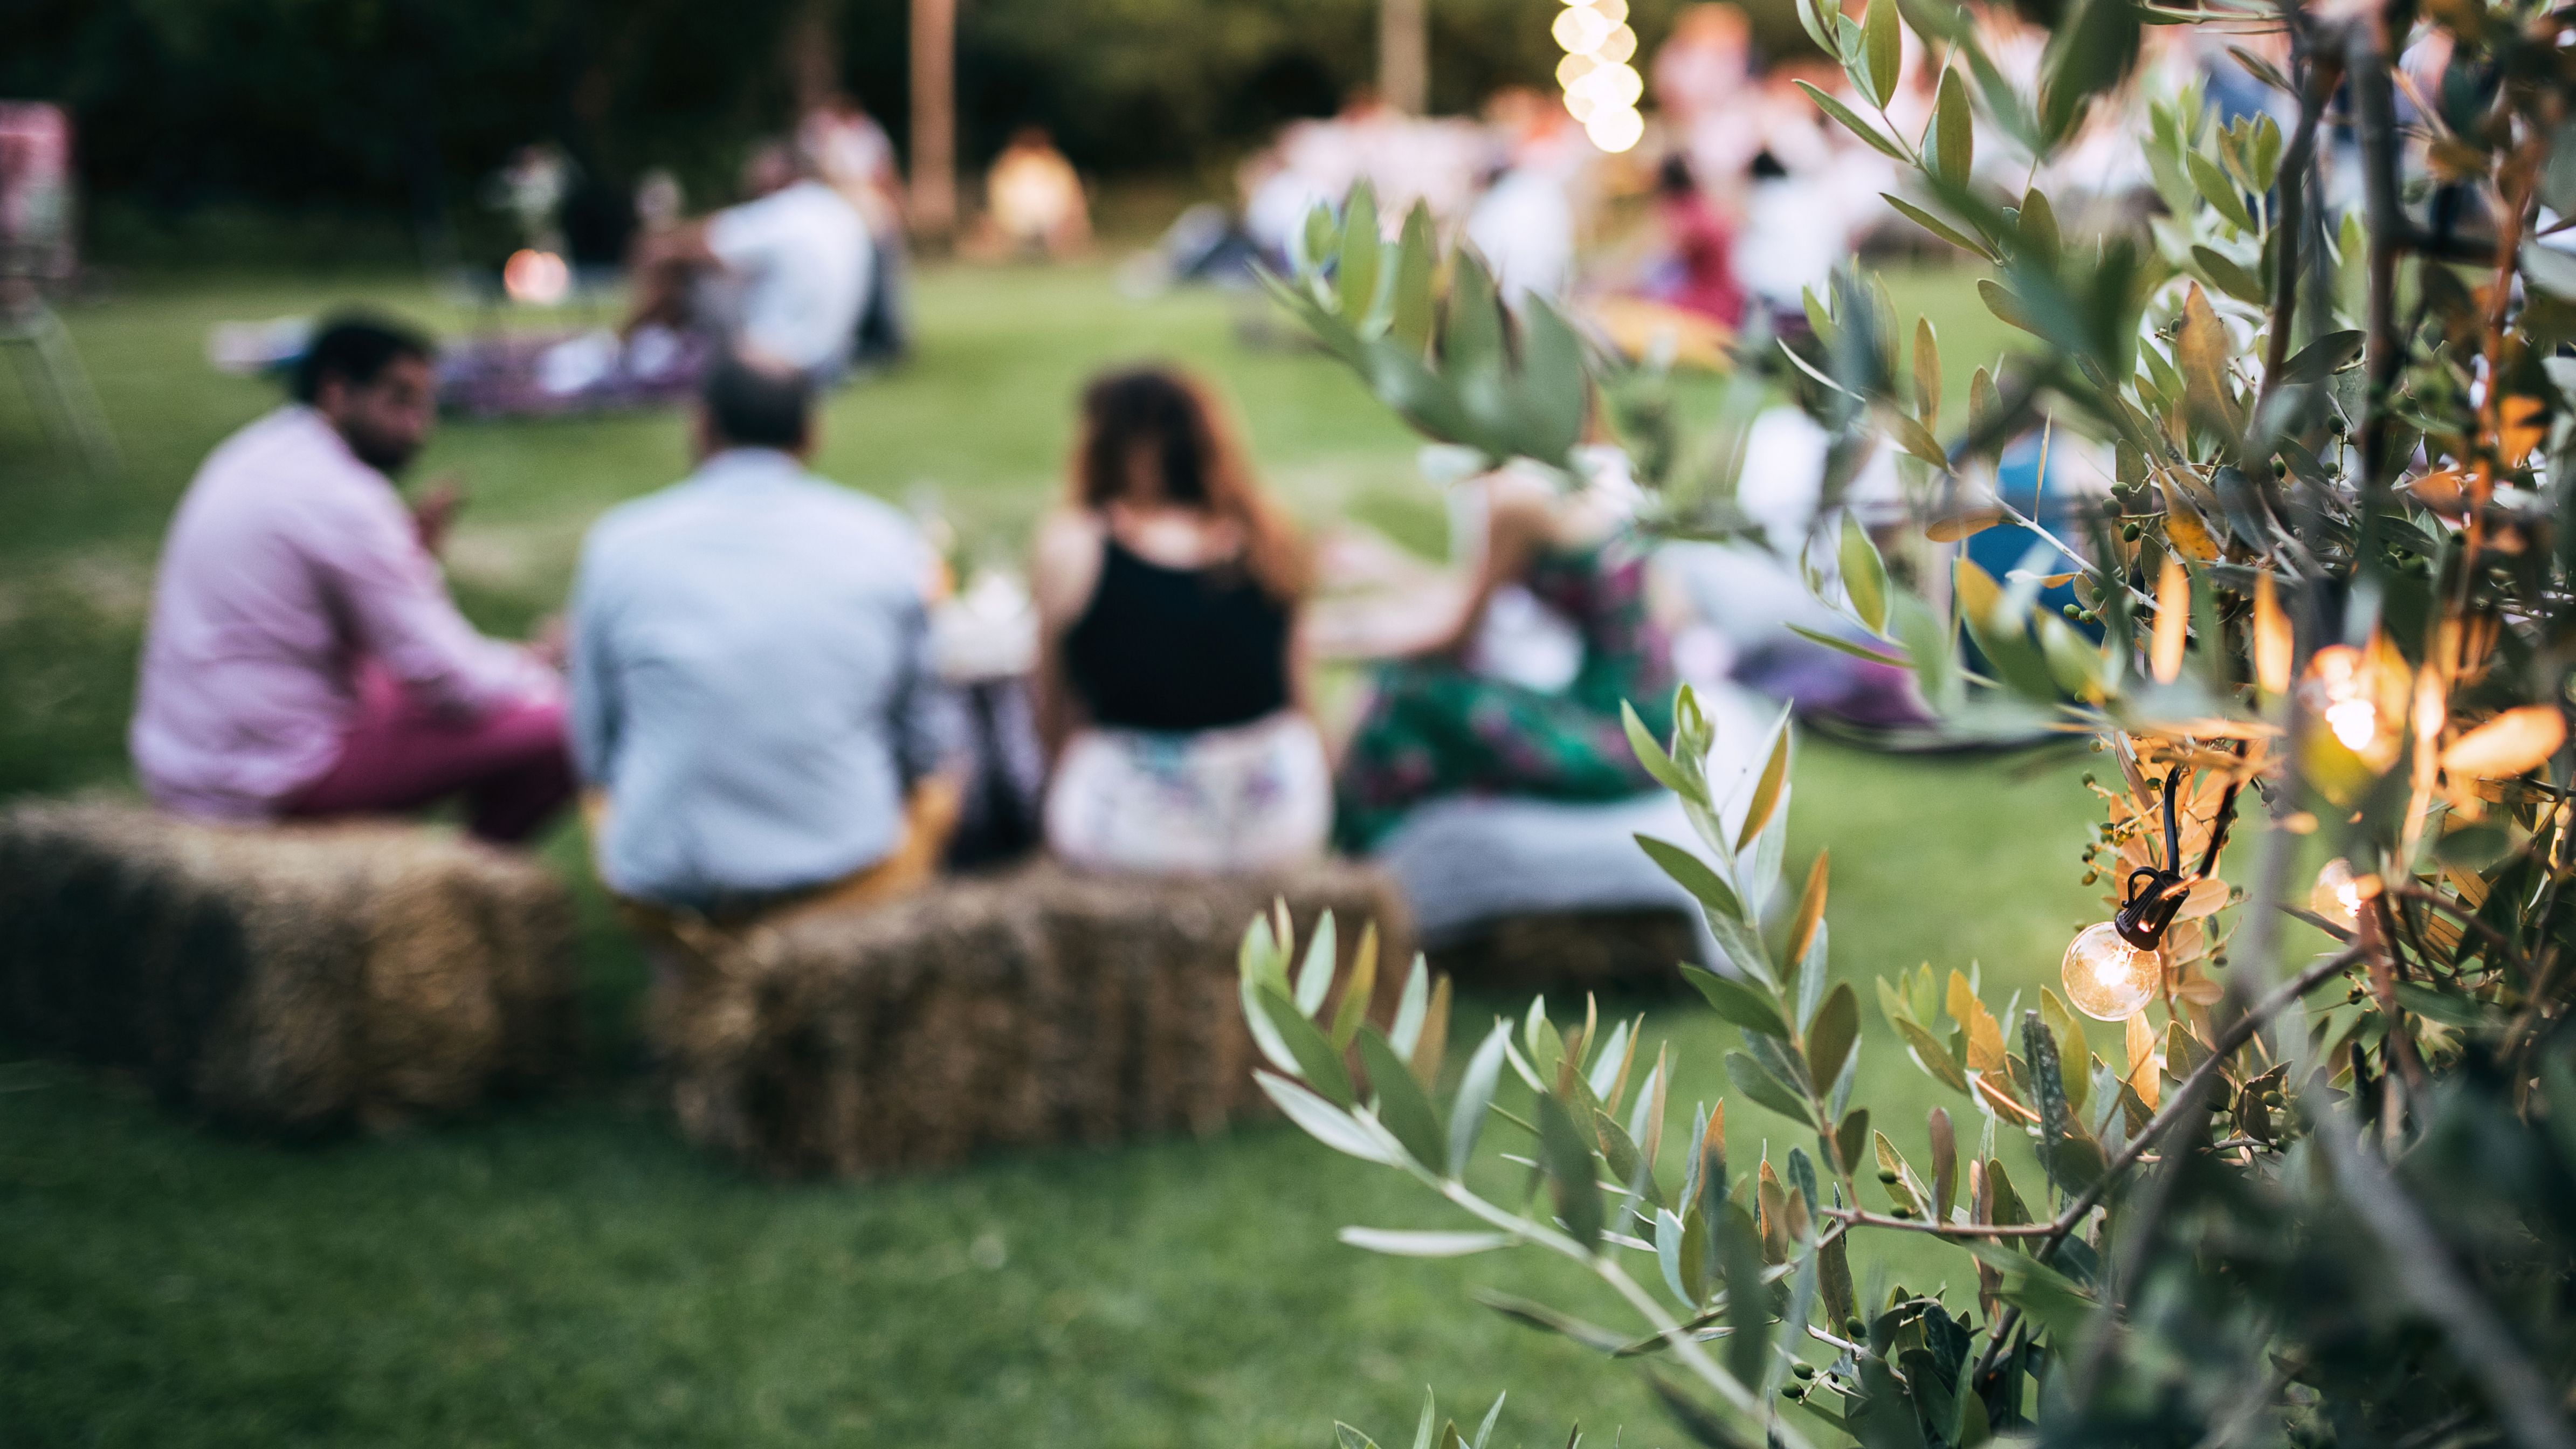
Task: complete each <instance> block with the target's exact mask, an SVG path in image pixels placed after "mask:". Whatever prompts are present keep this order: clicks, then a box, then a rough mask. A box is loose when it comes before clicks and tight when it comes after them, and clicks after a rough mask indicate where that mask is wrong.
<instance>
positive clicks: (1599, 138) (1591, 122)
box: [1583, 106, 1646, 156]
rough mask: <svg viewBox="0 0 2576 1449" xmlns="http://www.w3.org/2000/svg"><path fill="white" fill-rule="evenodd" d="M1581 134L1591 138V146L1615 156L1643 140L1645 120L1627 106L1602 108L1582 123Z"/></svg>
mask: <svg viewBox="0 0 2576 1449" xmlns="http://www.w3.org/2000/svg"><path fill="white" fill-rule="evenodd" d="M1583 134H1585V135H1586V136H1589V137H1591V138H1592V144H1593V145H1595V146H1598V147H1600V148H1601V149H1602V150H1604V151H1607V152H1609V153H1611V154H1612V155H1614V156H1615V155H1617V154H1618V153H1619V152H1622V151H1625V150H1628V149H1629V148H1630V147H1633V146H1635V145H1636V144H1637V143H1638V142H1639V141H1640V140H1643V139H1644V138H1645V135H1646V118H1645V117H1643V116H1640V115H1638V114H1637V113H1636V111H1635V110H1633V109H1631V108H1629V107H1627V106H1617V107H1610V106H1604V107H1601V108H1600V109H1597V110H1595V111H1594V112H1593V113H1592V115H1591V116H1590V118H1589V119H1587V120H1585V121H1584V123H1583Z"/></svg>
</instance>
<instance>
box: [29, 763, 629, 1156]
mask: <svg viewBox="0 0 2576 1449" xmlns="http://www.w3.org/2000/svg"><path fill="white" fill-rule="evenodd" d="M572 946H573V912H572V902H571V898H570V897H569V896H568V895H567V894H566V892H565V890H564V888H563V885H562V883H561V882H560V881H558V880H557V879H555V877H554V876H553V875H552V874H551V873H550V872H548V871H547V870H546V869H545V868H544V867H543V866H541V865H539V864H537V863H536V862H534V861H531V860H527V859H525V858H523V857H519V856H514V855H509V854H505V853H503V852H500V851H496V850H493V849H491V848H489V847H487V846H482V845H478V844H475V843H473V842H471V841H467V840H462V839H458V838H454V837H451V836H448V835H445V834H442V833H439V832H435V831H429V830H422V829H417V828H412V827H406V826H398V825H387V824H332V825H309V826H307V825H299V826H280V827H255V828H245V827H228V826H218V825H208V824H201V823H196V822H189V821H181V820H175V819H171V818H169V817H165V816H161V815H156V814H154V813H152V812H150V811H146V810H141V809H136V808H132V807H126V806H118V805H95V804H84V805H29V806H22V807H19V808H17V809H13V810H9V811H6V812H0V1036H5V1037H7V1038H9V1039H11V1040H13V1041H16V1042H18V1043H20V1044H23V1045H25V1046H29V1047H33V1048H36V1049H38V1050H42V1051H49V1052H56V1053H60V1054H63V1055H66V1056H72V1057H77V1058H80V1059H83V1060H87V1061H93V1062H99V1063H103V1064H106V1065H110V1066H117V1067H123V1068H127V1069H129V1070H132V1071H134V1072H135V1073H137V1074H138V1075H139V1076H140V1077H142V1078H143V1080H145V1081H146V1082H147V1083H149V1084H150V1085H151V1087H152V1089H153V1091H154V1093H155V1094H156V1095H157V1096H158V1097H160V1098H161V1100H162V1101H163V1102H165V1103H167V1104H169V1105H170V1106H172V1107H175V1108H179V1109H183V1110H187V1111H190V1112H193V1113H197V1114H201V1115H204V1116H207V1117H210V1118H214V1119H218V1120H222V1121H225V1122H229V1123H232V1124H235V1125H239V1126H244V1127H248V1128H252V1129H254V1130H260V1131H265V1132H270V1133H277V1134H284V1135H303V1134H308V1133H315V1132H322V1131H328V1130H333V1129H337V1128H341V1127H346V1126H349V1125H352V1124H360V1123H363V1124H370V1125H381V1124H385V1123H389V1122H392V1121H398V1120H402V1119H405V1118H410V1117H414V1116H427V1115H436V1114H440V1113H447V1112H453V1111H457V1110H460V1109H463V1108H466V1107H469V1106H472V1105H474V1104H476V1103H478V1102H480V1101H482V1100H484V1099H485V1098H487V1097H490V1096H493V1095H496V1094H507V1093H515V1092H520V1091H525V1090H529V1089H532V1088H534V1087H537V1086H540V1085H542V1084H544V1083H546V1082H548V1081H550V1080H552V1079H554V1078H556V1077H558V1076H559V1075H561V1074H562V1073H563V1072H564V1071H565V1070H567V1069H568V1068H569V1067H571V1066H572V1064H573V1063H574V1062H575V1061H576V1060H577V1059H578V1053H579V1025H580V1019H579V1004H578V1001H577V999H576V985H577V983H576V977H575V967H574V960H573V950H572Z"/></svg>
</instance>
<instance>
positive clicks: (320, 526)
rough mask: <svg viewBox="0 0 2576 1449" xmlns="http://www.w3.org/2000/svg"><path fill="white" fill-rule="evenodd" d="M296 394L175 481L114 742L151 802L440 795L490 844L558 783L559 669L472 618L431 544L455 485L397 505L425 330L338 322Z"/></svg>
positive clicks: (326, 333)
mask: <svg viewBox="0 0 2576 1449" xmlns="http://www.w3.org/2000/svg"><path fill="white" fill-rule="evenodd" d="M294 395H295V400H294V401H293V402H291V403H289V404H288V405H287V406H285V407H282V408H279V409H278V410H277V411H275V412H272V413H270V414H268V415H267V416H266V417H263V418H261V419H259V420H258V421H256V422H254V423H252V424H250V425H249V426H247V427H245V428H243V429H242V430H241V431H239V432H237V433H235V434H233V435H232V436H231V437H230V438H228V439H226V440H225V441H224V442H223V443H222V444H221V445H220V446H218V447H217V448H216V449H215V451H214V452H213V453H212V454H211V455H210V456H208V458H207V459H206V462H205V466H203V467H202V468H200V469H199V470H198V472H197V476H196V478H195V479H194V480H193V481H192V482H190V483H189V485H188V491H187V494H186V496H185V497H183V498H182V499H181V500H180V503H179V511H178V514H177V516H176V517H174V518H173V519H172V520H171V524H170V533H169V537H168V539H167V540H166V541H165V542H164V543H163V545H162V553H161V564H160V571H159V574H158V577H157V580H156V583H155V587H154V591H153V602H152V617H151V622H150V624H149V626H148V627H147V630H146V633H145V637H144V647H143V667H142V679H141V684H140V688H139V691H138V694H137V699H136V704H135V712H134V721H133V725H132V728H131V730H130V732H129V744H130V748H131V750H132V752H133V756H134V763H135V767H136V769H137V770H138V772H139V773H140V774H141V775H142V777H143V784H144V788H145V789H146V790H147V791H148V792H149V793H150V794H151V796H152V798H153V799H154V800H155V801H157V802H158V803H159V804H160V805H161V806H162V807H163V808H165V809H169V810H173V811H176V812H179V813H182V814H188V815H199V816H207V817H212V818H217V819H240V820H257V819H271V818H277V817H289V816H292V817H313V816H336V815H359V814H376V813H390V812H401V811H409V810H414V809H418V808H420V807H423V806H426V805H429V804H431V803H433V802H436V801H439V800H442V799H446V798H449V797H452V796H461V797H463V799H464V800H465V802H466V814H467V823H468V826H469V828H470V829H472V831H473V832H474V833H475V834H476V835H478V836H481V837H483V838H484V839H487V840H495V841H517V840H524V839H526V838H527V837H528V836H529V835H531V834H532V833H534V832H535V831H536V830H537V828H538V827H539V826H541V825H543V824H544V823H545V822H546V821H547V819H549V818H550V817H551V816H553V814H554V813H555V812H556V810H557V809H558V808H560V807H561V806H562V805H563V804H565V803H566V802H567V801H568V800H569V799H570V798H571V790H572V775H571V768H570V766H569V764H568V762H567V761H566V758H565V754H564V715H563V696H562V687H561V683H560V681H559V679H558V677H557V675H556V673H555V671H554V669H553V668H552V667H551V665H550V664H549V663H548V662H547V661H546V660H545V659H544V658H542V657H541V656H540V655H539V654H537V653H535V652H532V651H530V650H529V649H527V648H525V647H522V646H520V645H516V644H507V643H502V642H500V641H497V640H493V639H487V638H485V637H484V636H483V635H481V634H479V633H477V632H475V630H474V627H473V626H472V625H470V624H468V623H467V622H466V621H465V619H464V618H463V616H462V615H460V614H458V613H457V610H456V605H455V603H454V602H453V601H452V600H451V599H450V598H449V597H448V593H447V587H446V584H445V582H444V581H443V580H442V579H441V578H440V576H439V568H438V561H437V558H436V554H437V550H438V546H439V543H440V541H441V539H442V536H443V535H444V533H445V530H446V526H447V521H448V518H449V516H450V515H451V514H452V512H453V510H454V508H455V506H456V494H455V491H454V490H453V488H452V487H442V488H438V489H434V490H433V491H432V492H431V493H430V494H429V495H427V496H426V497H425V498H424V499H423V501H422V503H421V505H420V506H419V508H418V509H417V510H416V511H414V510H407V509H406V508H405V507H404V505H403V501H402V498H401V497H400V495H399V494H397V493H396V492H395V491H394V485H393V478H394V476H395V475H397V474H399V473H401V472H402V470H403V469H404V467H405V466H406V465H407V464H409V463H410V461H411V460H412V458H413V457H414V456H415V455H417V454H418V453H419V451H420V449H421V446H422V444H423V443H424V442H426V441H427V439H428V436H429V432H430V427H431V423H432V420H433V418H434V417H435V409H434V405H433V397H434V380H433V378H432V375H431V369H430V345H429V343H428V341H427V340H426V339H425V338H422V337H421V336H419V335H418V334H416V333H414V332H411V331H410V330H408V329H406V328H403V327H400V326H396V325H392V324H389V323H384V322H379V321H374V320H371V319H367V318H362V317H342V318H340V319H338V320H335V321H332V322H329V323H327V324H326V325H324V326H323V327H322V329H321V330H320V331H319V332H318V333H317V334H316V335H315V337H314V339H313V342H312V344H311V346H310V347H309V348H308V349H307V351H306V353H305V356H304V358H303V360H302V362H301V363H300V364H299V365H298V368H297V370H296V374H295V385H294Z"/></svg>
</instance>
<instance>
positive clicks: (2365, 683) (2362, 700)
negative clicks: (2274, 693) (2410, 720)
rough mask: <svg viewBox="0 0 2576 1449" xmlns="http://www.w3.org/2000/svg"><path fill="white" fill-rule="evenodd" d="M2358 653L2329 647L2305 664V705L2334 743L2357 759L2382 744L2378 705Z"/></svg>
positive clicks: (2343, 646)
mask: <svg viewBox="0 0 2576 1449" xmlns="http://www.w3.org/2000/svg"><path fill="white" fill-rule="evenodd" d="M2375 682H2376V681H2374V680H2372V679H2371V678H2370V672H2369V670H2368V669H2367V668H2366V667H2365V661H2364V660H2363V658H2362V655H2361V651H2360V650H2358V649H2355V648H2353V647H2352V646H2351V645H2349V644H2330V645H2328V646H2326V647H2325V648H2323V649H2320V650H2318V651H2317V653H2316V657H2315V658H2313V659H2311V660H2309V661H2308V679H2307V685H2306V689H2307V693H2308V697H2309V698H2308V703H2309V705H2310V707H2311V708H2313V709H2315V710H2316V712H2317V713H2318V715H2319V716H2320V717H2322V718H2323V719H2324V720H2325V722H2326V728H2327V729H2328V730H2330V731H2332V732H2333V734H2334V737H2335V740H2336V741H2337V742H2338V743H2339V744H2341V745H2342V746H2343V747H2344V748H2345V749H2347V750H2350V751H2352V752H2353V753H2354V754H2356V755H2361V754H2368V753H2370V752H2371V751H2372V750H2373V749H2374V748H2376V747H2377V746H2379V745H2380V744H2381V743H2382V740H2381V733H2382V725H2383V721H2382V720H2381V719H2380V715H2379V701H2378V699H2377V698H2376V697H2375V696H2376V693H2377V691H2376V690H2375V689H2374V688H2373V685H2374V684H2375Z"/></svg>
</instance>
